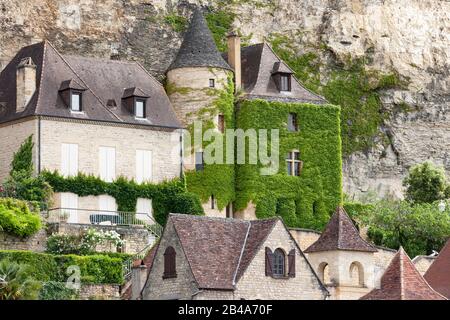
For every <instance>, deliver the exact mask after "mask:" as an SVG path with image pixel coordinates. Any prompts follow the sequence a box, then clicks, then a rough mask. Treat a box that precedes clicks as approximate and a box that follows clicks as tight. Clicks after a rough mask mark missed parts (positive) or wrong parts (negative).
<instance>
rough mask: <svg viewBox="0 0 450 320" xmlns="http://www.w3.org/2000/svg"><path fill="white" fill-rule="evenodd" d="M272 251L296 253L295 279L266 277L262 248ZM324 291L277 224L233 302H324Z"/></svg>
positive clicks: (294, 246)
mask: <svg viewBox="0 0 450 320" xmlns="http://www.w3.org/2000/svg"><path fill="white" fill-rule="evenodd" d="M266 247H269V248H270V249H271V250H272V252H273V251H275V250H276V249H277V248H281V249H283V250H284V252H286V253H288V252H289V251H290V250H292V249H295V250H296V256H295V277H293V278H282V279H275V278H272V277H267V276H266V275H265V248H266ZM326 296H327V292H326V290H325V289H323V287H322V284H321V282H320V281H319V279H318V278H317V277H316V276H315V274H314V271H313V270H312V268H311V267H310V265H309V263H308V261H307V260H306V259H305V258H304V257H303V255H302V254H301V253H300V252H299V251H298V249H297V246H296V244H295V241H294V240H292V238H291V236H290V235H289V232H288V231H287V230H286V229H285V227H284V225H283V223H282V222H281V221H278V222H277V223H276V225H275V227H274V228H273V230H272V232H271V233H270V234H269V236H268V237H267V239H266V240H265V242H264V243H262V244H261V247H260V249H259V251H258V252H257V253H256V255H255V257H254V258H253V260H252V262H251V263H250V265H249V266H248V268H247V270H246V271H245V273H244V274H243V276H242V277H241V278H240V279H239V280H238V282H237V284H236V290H235V292H234V298H235V299H246V300H254V299H266V300H277V299H282V300H291V299H292V300H323V299H325V298H326Z"/></svg>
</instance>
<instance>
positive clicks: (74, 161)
mask: <svg viewBox="0 0 450 320" xmlns="http://www.w3.org/2000/svg"><path fill="white" fill-rule="evenodd" d="M69 160H70V167H69V175H71V176H76V175H77V174H78V145H77V144H71V145H70V158H69Z"/></svg>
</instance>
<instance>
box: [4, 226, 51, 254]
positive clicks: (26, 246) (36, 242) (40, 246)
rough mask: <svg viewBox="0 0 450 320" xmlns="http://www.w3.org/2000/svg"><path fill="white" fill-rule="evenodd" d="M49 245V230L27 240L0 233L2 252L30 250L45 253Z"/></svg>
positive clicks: (39, 232) (41, 231)
mask: <svg viewBox="0 0 450 320" xmlns="http://www.w3.org/2000/svg"><path fill="white" fill-rule="evenodd" d="M46 245H47V230H45V229H41V230H39V231H38V232H37V233H35V234H34V235H32V236H30V237H27V238H20V237H16V236H13V235H10V234H7V233H5V232H0V250H29V251H36V252H43V251H45V249H46Z"/></svg>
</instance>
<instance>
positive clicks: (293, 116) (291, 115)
mask: <svg viewBox="0 0 450 320" xmlns="http://www.w3.org/2000/svg"><path fill="white" fill-rule="evenodd" d="M291 120H292V121H291ZM291 123H292V125H291ZM287 129H288V131H289V132H298V120H297V114H296V113H294V112H289V113H288V125H287Z"/></svg>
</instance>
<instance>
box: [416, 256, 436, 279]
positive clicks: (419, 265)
mask: <svg viewBox="0 0 450 320" xmlns="http://www.w3.org/2000/svg"><path fill="white" fill-rule="evenodd" d="M435 260H436V257H435V256H417V257H415V258H414V259H412V263H414V266H415V267H416V269H417V271H419V272H420V274H421V275H422V276H423V275H424V274H425V273H426V272H427V270H428V268H429V267H430V266H431V264H432V263H433V262H434V261H435Z"/></svg>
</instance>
